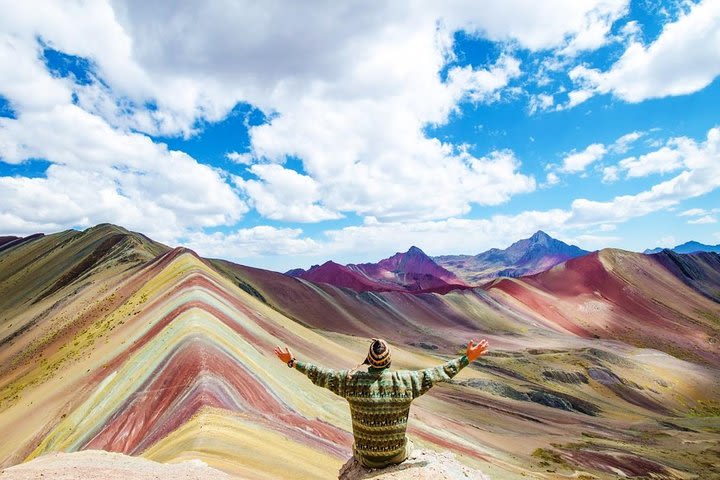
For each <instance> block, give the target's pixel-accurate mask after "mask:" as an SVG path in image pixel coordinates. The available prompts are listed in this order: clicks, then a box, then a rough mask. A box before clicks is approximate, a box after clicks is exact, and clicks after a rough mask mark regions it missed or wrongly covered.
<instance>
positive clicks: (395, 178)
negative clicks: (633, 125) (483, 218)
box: [0, 0, 627, 221]
mask: <svg viewBox="0 0 720 480" xmlns="http://www.w3.org/2000/svg"><path fill="white" fill-rule="evenodd" d="M626 9H627V0H610V1H608V0H602V1H600V0H597V1H588V2H576V1H572V0H552V1H551V2H550V4H543V5H540V4H534V3H530V4H528V3H526V2H518V1H508V2H498V3H496V4H493V5H485V6H484V7H483V8H482V9H478V8H477V6H476V5H474V4H471V3H465V2H456V3H450V4H437V5H425V4H416V3H412V2H410V3H404V2H389V3H383V4H379V5H376V6H375V7H374V8H366V7H365V6H360V5H358V4H349V3H342V2H341V3H330V4H323V5H309V6H308V5H302V6H300V5H295V4H293V3H292V2H291V3H287V2H279V1H269V2H263V4H262V5H257V4H255V3H252V2H236V3H233V4H226V3H214V2H210V3H205V4H201V5H199V4H197V3H195V2H174V3H173V4H162V3H160V4H148V3H147V2H140V1H122V0H118V1H116V2H113V3H112V4H109V3H106V2H92V5H91V6H88V5H85V4H82V3H80V2H78V3H73V2H71V3H70V4H68V5H67V6H63V7H61V6H59V5H57V4H56V3H54V2H50V1H47V2H40V3H39V4H38V5H34V6H31V5H25V4H19V5H17V6H15V8H13V9H10V10H9V11H8V12H7V14H6V15H2V17H3V18H4V21H2V20H0V22H3V27H7V29H6V31H8V32H10V33H11V35H13V38H14V39H15V40H16V41H17V42H20V43H22V45H21V46H22V48H26V49H29V50H31V51H32V50H33V49H35V50H36V46H33V42H35V41H36V39H37V38H42V39H43V41H44V42H46V44H47V45H49V46H51V47H52V48H55V49H57V50H59V51H62V52H65V53H67V54H70V55H76V56H79V57H82V58H86V59H88V60H89V64H90V65H91V66H92V72H91V73H92V75H93V78H95V79H96V81H94V82H92V83H90V84H89V85H82V86H77V85H75V86H73V88H72V92H71V93H72V94H73V95H74V96H75V98H76V99H77V104H78V105H79V106H80V107H81V108H83V109H85V110H86V111H88V112H89V113H92V114H95V115H97V116H99V117H102V118H103V119H104V120H105V121H106V122H108V124H110V125H111V126H113V127H115V128H117V129H121V130H124V131H128V132H129V131H139V132H144V133H147V134H150V135H178V134H179V135H184V136H191V135H193V134H194V133H195V132H196V131H197V128H198V127H197V125H198V124H199V123H200V124H202V122H214V121H218V120H220V119H222V118H224V117H225V116H226V115H227V114H228V112H229V111H230V110H231V109H232V108H233V107H234V106H235V105H236V104H237V103H238V102H247V103H250V104H252V105H254V106H255V107H257V108H259V109H261V110H262V111H264V112H265V113H267V114H268V115H269V118H271V120H270V121H269V123H267V124H265V125H262V126H256V127H251V132H250V138H251V142H252V144H251V149H252V151H251V152H249V154H247V155H246V154H243V155H242V156H239V155H232V154H231V155H230V156H229V157H228V158H229V159H230V160H233V161H236V162H239V163H243V164H248V163H249V162H250V158H253V159H264V160H265V161H270V162H274V163H279V164H282V163H284V162H285V159H286V158H287V156H296V157H298V158H299V159H300V160H301V161H302V162H303V167H304V176H306V177H308V178H309V179H310V180H312V181H313V182H315V184H316V186H317V188H316V190H315V192H316V193H317V195H319V197H317V198H315V199H314V200H313V203H312V204H311V205H314V207H311V208H310V210H311V211H312V214H308V215H306V220H307V221H311V219H312V218H315V219H325V218H332V217H334V218H337V217H338V216H339V215H341V214H342V212H344V211H347V210H354V211H356V212H357V213H360V214H363V215H376V216H378V217H382V218H399V217H403V216H408V215H420V216H423V217H431V216H434V217H435V218H441V217H443V216H447V215H456V214H460V213H463V212H467V211H468V210H469V205H471V204H472V203H480V204H483V205H493V204H497V203H499V202H502V201H506V200H507V199H508V198H510V197H511V196H512V195H515V194H518V193H523V192H528V191H531V190H532V189H533V188H534V187H535V182H534V180H533V179H532V178H530V177H529V176H527V175H523V174H522V173H521V172H520V167H521V166H520V163H519V161H518V160H517V159H513V161H512V162H508V160H507V159H508V156H507V155H506V154H505V153H503V152H489V153H485V154H483V153H484V152H479V153H478V154H476V155H468V154H465V155H459V154H458V153H457V148H456V146H455V145H450V144H443V143H441V142H438V141H436V140H435V139H433V138H431V137H428V136H427V134H426V133H425V130H424V129H425V127H426V126H427V125H440V124H443V123H445V122H447V121H448V119H449V116H450V115H452V114H453V112H457V111H458V104H459V103H461V102H465V101H469V102H475V103H477V102H492V101H497V100H498V99H500V98H502V95H503V92H505V91H507V92H512V90H513V88H512V87H510V83H511V82H512V81H513V79H515V78H518V76H519V75H521V74H522V66H521V65H520V62H519V61H518V59H517V58H516V57H514V56H513V55H511V54H510V53H503V54H501V55H500V56H499V57H498V58H497V59H496V60H494V61H492V62H490V63H489V64H487V65H464V66H454V67H452V68H450V69H449V71H448V72H447V78H446V80H445V81H443V80H442V79H441V76H440V71H441V70H442V69H443V67H444V66H445V65H447V64H448V62H449V61H451V60H453V58H454V53H453V48H452V47H453V37H452V35H453V33H454V32H456V31H458V30H464V31H466V32H468V33H469V34H471V35H482V36H485V37H486V38H490V39H492V40H497V41H502V42H510V43H513V44H515V45H518V46H520V47H524V48H528V49H530V50H543V49H564V50H565V53H566V54H569V53H570V52H571V51H573V52H578V51H582V50H585V49H593V48H597V47H598V46H600V45H601V44H603V43H604V42H605V41H606V40H607V38H606V33H607V30H608V28H609V26H610V25H611V24H612V22H613V21H614V20H615V19H617V18H619V17H621V16H622V15H624V14H625V12H626ZM555 11H563V15H562V16H558V15H555V14H554V12H555ZM158 18H162V19H163V21H162V22H158V21H157V19H158ZM237 32H243V34H242V38H241V39H238V36H237ZM88 39H92V40H91V41H90V40H88ZM140 39H141V40H140ZM34 53H35V54H34V55H30V54H28V55H23V56H22V58H25V59H28V58H34V59H37V54H36V52H34ZM16 56H17V57H20V56H19V55H16ZM3 63H4V64H5V65H13V66H14V65H15V64H14V62H12V61H8V62H3ZM37 67H38V65H37V62H35V65H34V67H33V68H37ZM0 68H2V67H0ZM40 68H42V66H41V65H40ZM26 76H28V77H29V76H31V75H29V74H28V75H26ZM0 81H1V80H0ZM8 82H9V83H12V84H13V85H15V87H13V88H20V87H19V86H18V85H21V84H22V83H23V82H22V81H20V80H18V81H12V80H9V81H8ZM10 90H11V89H10ZM10 90H7V89H6V90H5V91H10ZM36 90H42V91H43V92H47V95H50V96H52V95H65V96H66V95H67V94H68V91H67V90H61V91H60V92H56V93H53V91H52V89H49V88H42V89H32V91H36ZM0 91H3V90H2V88H0ZM8 97H9V98H11V99H13V101H15V97H23V98H25V99H26V101H28V102H29V101H37V102H39V103H42V102H43V101H44V100H42V99H35V100H34V99H33V98H32V95H22V94H20V93H17V92H14V91H10V94H9V95H8ZM538 98H539V101H540V102H541V104H540V105H545V106H547V105H548V103H549V102H550V99H549V98H545V97H538ZM18 102H19V100H18ZM50 103H53V101H52V100H51V99H48V100H47V101H46V104H50ZM543 108H545V107H543ZM509 167H510V168H509ZM423 170H425V171H423ZM445 171H447V172H449V173H448V174H445V173H444V172H445ZM398 172H399V173H398ZM396 173H398V174H396ZM431 179H434V183H433V186H432V187H431V186H430V185H429V184H430V183H432V181H431ZM460 179H466V180H464V181H462V182H460V183H461V184H462V185H461V187H462V188H460V189H456V188H455V184H456V183H458V181H459V180H460ZM246 180H247V181H248V182H249V183H247V184H242V185H243V187H242V188H243V189H244V191H245V192H246V193H247V194H248V195H251V202H252V203H253V205H260V206H261V208H262V209H263V210H262V212H261V213H263V212H266V213H268V215H271V217H270V218H280V216H281V214H280V211H281V210H282V209H285V210H287V211H291V210H292V205H290V204H286V203H283V202H285V201H288V200H290V199H291V198H292V199H296V197H293V196H291V195H284V194H282V192H277V191H275V190H274V189H273V185H271V184H270V183H268V182H267V181H266V179H265V178H264V177H262V176H256V177H255V178H248V179H246ZM502 182H505V183H502ZM306 183H307V181H306ZM275 184H278V180H277V179H275ZM245 186H251V187H250V188H249V189H248V188H245ZM416 186H417V187H418V189H417V191H415V192H414V194H415V195H406V194H403V195H398V196H393V195H392V193H393V192H398V191H400V190H413V189H414V188H415V187H416ZM478 188H480V189H483V190H485V191H484V193H483V194H482V195H479V194H478V193H477V191H476V190H477V189H478ZM343 189H347V190H348V193H347V195H345V194H344V192H343ZM260 197H262V200H259V198H260ZM341 197H345V198H341ZM417 198H423V200H422V201H419V202H418V201H413V200H415V199H417ZM478 198H479V200H478ZM426 199H427V200H426ZM446 203H447V204H448V206H447V207H443V208H437V206H438V205H444V204H446ZM320 205H322V207H321V206H320ZM433 212H436V213H433ZM287 218H288V219H290V218H299V216H298V214H296V213H290V214H288V215H287Z"/></svg>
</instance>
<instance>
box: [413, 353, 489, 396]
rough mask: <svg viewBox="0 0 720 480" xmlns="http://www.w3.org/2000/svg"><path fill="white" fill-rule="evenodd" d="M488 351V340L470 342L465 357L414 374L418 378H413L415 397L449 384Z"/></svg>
mask: <svg viewBox="0 0 720 480" xmlns="http://www.w3.org/2000/svg"><path fill="white" fill-rule="evenodd" d="M487 349H488V342H487V340H485V339H483V340H480V341H478V340H477V339H473V340H470V342H468V345H467V349H466V351H465V355H463V356H462V357H460V358H456V359H454V360H450V361H449V362H447V363H444V364H443V365H439V366H437V367H432V368H427V369H425V370H420V371H419V372H413V374H416V375H417V377H415V378H413V397H419V396H420V395H422V394H424V393H425V392H427V391H428V390H430V389H431V388H432V386H433V385H435V384H436V383H439V382H447V381H449V380H450V379H451V378H453V377H454V376H455V375H457V374H458V372H460V370H462V369H463V368H465V367H466V366H468V365H469V364H470V363H471V362H474V361H475V360H477V359H478V358H479V357H480V356H482V355H484V354H485V353H486V352H487Z"/></svg>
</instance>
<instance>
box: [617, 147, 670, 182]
mask: <svg viewBox="0 0 720 480" xmlns="http://www.w3.org/2000/svg"><path fill="white" fill-rule="evenodd" d="M682 158H683V152H681V151H679V150H675V149H672V148H669V147H662V148H661V149H660V150H655V151H654V152H650V153H647V154H645V155H641V156H639V157H629V158H625V159H623V160H620V163H619V164H618V166H619V167H620V169H622V170H624V171H625V172H626V175H627V176H628V178H632V177H645V176H648V175H650V174H653V173H668V172H672V171H675V170H678V169H679V168H682V166H683V164H682Z"/></svg>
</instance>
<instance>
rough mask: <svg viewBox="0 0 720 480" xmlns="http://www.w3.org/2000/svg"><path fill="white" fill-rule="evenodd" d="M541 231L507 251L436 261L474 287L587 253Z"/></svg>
mask: <svg viewBox="0 0 720 480" xmlns="http://www.w3.org/2000/svg"><path fill="white" fill-rule="evenodd" d="M588 253H589V252H587V251H586V250H583V249H581V248H578V247H576V246H574V245H568V244H567V243H564V242H562V241H560V240H556V239H554V238H552V237H551V236H550V235H548V234H546V233H545V232H543V231H541V230H539V231H537V232H536V233H535V234H534V235H533V236H532V237H530V238H526V239H524V240H519V241H517V242H515V243H513V244H512V245H510V246H509V247H508V248H506V249H505V250H500V249H498V248H492V249H490V250H488V251H486V252H482V253H479V254H477V255H474V256H470V255H443V256H439V257H434V260H435V261H436V262H437V263H438V264H439V265H441V266H442V267H445V268H446V269H448V270H450V271H452V272H453V273H455V274H456V275H457V276H459V277H460V278H462V279H464V280H465V281H466V282H468V283H471V284H478V283H481V282H483V281H486V280H489V279H492V278H496V277H521V276H523V275H532V274H534V273H538V272H542V271H545V270H547V269H549V268H551V267H553V266H554V265H557V264H559V263H562V262H564V261H565V260H568V259H570V258H575V257H580V256H583V255H586V254H588Z"/></svg>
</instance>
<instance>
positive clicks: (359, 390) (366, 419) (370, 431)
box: [275, 338, 488, 468]
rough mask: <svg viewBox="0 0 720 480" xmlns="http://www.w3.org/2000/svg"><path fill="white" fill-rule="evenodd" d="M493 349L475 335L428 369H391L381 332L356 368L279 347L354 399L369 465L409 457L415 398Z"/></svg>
mask: <svg viewBox="0 0 720 480" xmlns="http://www.w3.org/2000/svg"><path fill="white" fill-rule="evenodd" d="M487 349H488V342H487V340H481V341H477V340H472V341H470V342H469V343H468V345H467V351H466V353H465V355H463V356H461V357H460V358H456V359H454V360H450V361H449V362H447V363H445V364H443V365H439V366H437V367H432V368H427V369H425V370H400V371H391V370H390V368H389V367H390V362H391V355H390V347H389V346H388V344H387V343H386V342H385V341H384V340H382V339H379V338H373V340H372V344H371V345H370V349H369V351H368V355H367V357H366V358H365V361H364V362H363V363H361V364H360V365H358V367H356V368H354V369H352V370H331V369H329V368H323V367H318V366H315V365H312V364H310V363H307V362H300V361H297V360H296V359H295V357H293V355H292V353H291V352H290V350H288V349H287V348H285V349H282V348H280V347H276V348H275V355H277V357H278V358H279V359H280V360H282V361H283V362H285V363H287V365H288V367H290V368H295V369H296V370H299V371H300V372H302V373H304V374H305V375H307V376H308V378H309V379H310V380H311V381H312V382H313V383H314V384H315V385H318V386H320V387H324V388H327V389H329V390H330V391H332V392H333V393H335V394H337V395H340V396H341V397H343V398H345V399H346V400H347V401H348V403H349V404H350V415H351V416H352V424H353V436H354V437H355V444H354V445H353V453H354V455H355V457H356V458H357V459H358V460H360V462H362V464H363V465H365V466H366V467H370V468H382V467H386V466H388V465H391V464H395V463H400V462H402V461H404V460H405V459H406V458H407V457H408V455H409V454H410V451H411V450H412V443H411V442H410V441H409V439H408V438H407V436H406V435H405V430H406V429H407V420H408V414H409V413H410V402H412V401H413V400H414V399H416V398H417V397H419V396H420V395H422V394H424V393H425V392H427V391H428V390H430V388H431V387H432V386H433V385H434V384H435V383H438V382H447V381H448V380H450V379H451V378H452V377H454V376H455V375H457V373H458V372H459V371H460V370H461V369H462V368H464V367H466V366H467V365H468V364H469V363H470V362H473V361H474V360H475V359H476V358H478V357H480V356H481V355H483V354H484V353H485V352H487ZM362 365H368V368H367V371H365V370H358V368H359V367H360V366H362Z"/></svg>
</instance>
